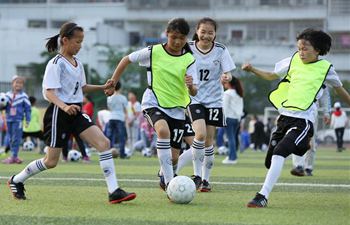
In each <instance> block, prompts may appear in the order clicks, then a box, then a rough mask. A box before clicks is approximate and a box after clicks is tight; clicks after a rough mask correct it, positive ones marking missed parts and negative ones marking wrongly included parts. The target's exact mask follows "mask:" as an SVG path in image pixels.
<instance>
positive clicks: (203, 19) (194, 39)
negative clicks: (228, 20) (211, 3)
mask: <svg viewBox="0 0 350 225" xmlns="http://www.w3.org/2000/svg"><path fill="white" fill-rule="evenodd" d="M203 23H209V24H211V25H212V26H213V27H214V30H215V32H216V28H217V27H218V24H217V23H216V21H215V20H213V19H212V18H209V17H203V18H202V19H200V20H199V21H198V23H197V26H196V31H197V30H198V29H199V27H200V26H201V24H203ZM192 40H193V41H199V38H198V35H197V32H194V35H193V37H192Z"/></svg>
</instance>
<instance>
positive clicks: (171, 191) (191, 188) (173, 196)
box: [166, 176, 196, 204]
mask: <svg viewBox="0 0 350 225" xmlns="http://www.w3.org/2000/svg"><path fill="white" fill-rule="evenodd" d="M166 192H167V194H168V198H169V200H170V201H172V202H174V203H177V204H188V203H190V202H191V201H192V200H193V198H194V196H195V194H196V185H195V184H194V182H193V180H192V179H191V178H189V177H187V176H177V177H174V178H173V179H172V180H171V181H170V182H169V185H168V187H167V190H166Z"/></svg>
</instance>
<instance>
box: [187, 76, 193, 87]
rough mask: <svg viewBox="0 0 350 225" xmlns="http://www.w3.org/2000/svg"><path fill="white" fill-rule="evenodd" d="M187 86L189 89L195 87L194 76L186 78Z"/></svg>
mask: <svg viewBox="0 0 350 225" xmlns="http://www.w3.org/2000/svg"><path fill="white" fill-rule="evenodd" d="M185 84H186V86H187V87H188V88H191V87H192V85H193V78H192V76H187V75H186V76H185Z"/></svg>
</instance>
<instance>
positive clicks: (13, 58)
mask: <svg viewBox="0 0 350 225" xmlns="http://www.w3.org/2000/svg"><path fill="white" fill-rule="evenodd" d="M204 16H209V17H212V18H214V19H215V20H217V21H218V24H219V29H218V34H217V40H218V41H219V42H222V43H224V44H226V45H227V46H228V48H229V49H230V52H231V55H232V57H233V59H234V61H235V62H236V63H237V64H241V63H244V62H247V61H249V62H251V63H253V64H255V65H256V66H257V67H260V68H264V69H269V70H271V69H273V66H274V63H275V62H276V61H278V60H279V59H282V58H284V57H288V56H290V55H291V53H292V52H293V51H295V50H296V46H295V37H296V35H297V33H298V32H300V31H301V30H303V29H305V28H306V27H314V28H320V29H324V30H326V31H328V32H329V33H330V34H331V35H332V37H333V39H334V41H333V48H332V51H331V53H330V54H329V55H328V56H327V58H328V59H329V60H330V61H331V62H332V63H333V64H334V66H335V68H336V70H337V72H338V73H339V75H340V77H341V79H347V80H350V63H349V62H350V1H349V0H95V1H94V0H70V1H68V0H0V40H1V42H0V49H1V53H0V83H2V84H5V83H7V82H9V81H10V79H11V77H12V76H13V75H14V74H21V75H23V76H31V68H30V66H28V65H29V63H31V62H36V63H39V62H42V61H43V59H42V58H41V56H40V53H42V52H43V51H45V43H46V40H45V39H46V38H47V37H50V36H53V35H55V34H57V33H58V31H59V27H60V26H61V25H62V24H63V23H64V22H66V21H74V22H76V23H78V24H79V25H81V26H83V27H84V29H85V40H84V43H83V48H82V50H81V51H80V52H79V55H78V57H79V58H80V59H81V60H82V61H83V63H85V64H88V65H89V68H94V69H95V70H96V71H98V73H99V74H101V75H106V76H107V75H108V76H109V75H110V74H107V73H108V67H107V64H106V55H105V54H104V52H105V50H106V49H105V47H103V45H108V46H111V47H112V48H114V49H116V50H118V49H127V48H129V47H136V48H141V47H144V46H146V45H148V44H152V43H159V42H162V41H164V29H165V27H166V22H167V21H168V20H169V19H170V18H173V17H184V18H186V19H187V20H188V21H189V22H190V24H191V25H192V33H193V31H194V29H195V27H194V26H195V24H196V22H197V21H198V19H200V18H202V17H204ZM0 88H1V86H0ZM1 90H3V89H2V88H1Z"/></svg>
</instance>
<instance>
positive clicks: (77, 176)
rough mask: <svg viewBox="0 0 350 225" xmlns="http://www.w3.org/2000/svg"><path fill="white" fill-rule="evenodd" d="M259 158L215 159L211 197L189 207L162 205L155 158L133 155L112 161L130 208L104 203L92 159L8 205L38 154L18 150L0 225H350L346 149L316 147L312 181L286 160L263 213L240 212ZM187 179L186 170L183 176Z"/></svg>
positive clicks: (47, 175)
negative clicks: (15, 182) (18, 177)
mask: <svg viewBox="0 0 350 225" xmlns="http://www.w3.org/2000/svg"><path fill="white" fill-rule="evenodd" d="M264 155H265V154H264V153H262V152H253V151H252V150H247V151H246V152H244V153H243V154H239V155H238V157H239V159H238V160H239V161H238V164H237V165H223V164H221V161H222V160H223V158H224V157H223V156H216V161H215V163H216V164H215V165H214V169H213V173H212V178H211V182H212V186H213V191H212V192H211V193H197V194H196V196H195V199H194V200H193V201H192V202H191V203H190V204H188V205H177V204H173V203H171V202H169V200H168V199H167V197H166V194H165V193H164V192H163V191H161V189H160V188H159V186H158V179H157V176H156V174H157V171H158V167H159V166H158V160H157V158H156V157H152V158H145V157H142V156H141V155H140V154H139V153H136V156H133V157H132V158H131V159H128V160H121V159H116V160H115V162H116V170H117V175H118V179H119V184H120V186H121V187H122V188H124V189H125V190H127V191H134V192H136V193H137V198H136V199H135V200H134V201H131V202H123V203H121V204H116V205H110V204H108V202H107V193H106V191H107V188H106V184H105V181H104V178H103V175H102V173H101V169H100V167H99V164H98V157H97V154H93V156H92V160H93V161H92V162H91V163H90V164H83V163H81V162H77V163H73V162H71V163H59V165H58V167H57V168H55V169H53V170H50V171H45V172H43V173H41V174H39V175H37V176H34V177H32V178H31V179H29V180H28V181H27V182H26V190H27V191H26V194H27V198H28V200H26V201H18V200H15V199H13V197H12V195H11V194H10V191H9V189H8V187H7V185H6V182H7V179H8V177H10V175H13V174H15V173H17V172H19V171H20V170H21V169H23V168H24V166H25V165H26V164H27V163H28V162H30V161H31V160H33V159H36V158H38V157H39V155H38V154H37V153H32V152H21V157H22V158H23V159H24V160H25V162H24V164H22V165H4V164H0V224H1V225H2V224H4V225H5V224H6V225H10V224H11V225H12V224H21V225H23V224H45V225H48V224H74V225H77V224H123V225H124V224H135V225H140V224H142V225H147V224H150V225H165V224H171V225H186V224H188V225H190V224H191V225H192V224H194V225H199V224H218V225H224V224H240V225H243V224H276V225H282V224H283V225H285V224H307V225H310V224H315V225H316V224H317V225H321V224H327V225H328V224H332V225H336V224H342V225H343V224H348V223H349V220H350V150H347V151H344V152H342V153H337V152H335V150H334V149H329V148H328V149H326V148H320V149H319V150H318V152H317V158H316V166H315V171H314V176H313V177H294V176H292V175H290V173H289V171H290V169H291V159H288V160H287V161H286V165H285V166H284V170H283V172H282V175H281V177H280V179H279V182H278V185H277V186H276V187H275V188H274V190H273V192H272V193H271V195H270V199H269V205H268V207H267V208H262V209H253V208H246V207H245V205H246V203H247V202H248V201H249V200H251V198H252V197H254V195H255V193H256V192H257V191H259V190H260V187H261V184H262V182H263V181H264V177H265V174H266V171H267V170H266V169H265V168H264V167H263V162H264ZM182 174H184V175H191V174H192V167H191V166H188V167H186V168H185V169H184V170H183V171H182Z"/></svg>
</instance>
